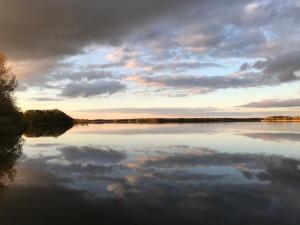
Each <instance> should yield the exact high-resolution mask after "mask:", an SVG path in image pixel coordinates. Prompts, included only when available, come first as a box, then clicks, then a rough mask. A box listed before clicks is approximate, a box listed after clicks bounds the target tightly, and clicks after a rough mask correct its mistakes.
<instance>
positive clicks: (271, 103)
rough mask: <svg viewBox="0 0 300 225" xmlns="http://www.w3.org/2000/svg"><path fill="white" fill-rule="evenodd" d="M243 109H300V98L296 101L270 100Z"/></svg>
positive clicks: (246, 105) (251, 104) (249, 104)
mask: <svg viewBox="0 0 300 225" xmlns="http://www.w3.org/2000/svg"><path fill="white" fill-rule="evenodd" d="M241 107H249V108H289V107H300V98H294V99H286V100H282V99H269V100H263V101H259V102H251V103H248V104H245V105H242V106H241Z"/></svg>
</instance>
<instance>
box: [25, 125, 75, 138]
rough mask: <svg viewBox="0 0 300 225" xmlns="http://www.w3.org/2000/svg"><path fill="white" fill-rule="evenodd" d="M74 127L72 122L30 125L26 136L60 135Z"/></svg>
mask: <svg viewBox="0 0 300 225" xmlns="http://www.w3.org/2000/svg"><path fill="white" fill-rule="evenodd" d="M72 127H73V125H72V124H60V125H59V126H57V125H53V126H51V125H39V126H29V127H28V128H27V130H26V131H25V133H24V135H25V136H26V137H32V138H35V137H59V136H61V135H63V134H64V133H66V132H67V131H68V130H70V129H71V128H72Z"/></svg>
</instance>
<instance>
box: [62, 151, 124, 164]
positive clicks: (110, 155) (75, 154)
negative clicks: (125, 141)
mask: <svg viewBox="0 0 300 225" xmlns="http://www.w3.org/2000/svg"><path fill="white" fill-rule="evenodd" d="M58 150H59V151H60V152H61V153H62V156H63V157H64V159H65V160H67V161H69V162H70V163H72V164H82V163H83V164H90V165H93V164H94V165H97V164H101V163H117V162H120V161H121V160H123V159H126V154H125V153H123V152H120V151H116V150H112V149H107V150H105V149H101V148H95V147H89V146H84V147H75V146H67V147H62V148H58Z"/></svg>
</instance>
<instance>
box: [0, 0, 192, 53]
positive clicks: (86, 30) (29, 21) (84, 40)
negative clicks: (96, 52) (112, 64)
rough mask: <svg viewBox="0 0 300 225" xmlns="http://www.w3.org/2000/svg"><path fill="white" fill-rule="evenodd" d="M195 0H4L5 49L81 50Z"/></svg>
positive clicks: (1, 38)
mask: <svg viewBox="0 0 300 225" xmlns="http://www.w3.org/2000/svg"><path fill="white" fill-rule="evenodd" d="M192 2H196V1H194V0H179V1H178V0H166V1H160V0H138V1H137V0H129V1H122V0H101V1H98V0H86V1H81V0H43V1H38V0H23V1H17V0H1V1H0V4H1V8H0V26H1V27H2V30H1V35H0V43H1V44H0V49H1V50H2V51H4V52H6V53H7V54H8V55H9V56H12V57H14V58H15V57H17V58H41V57H47V56H61V55H66V54H75V53H78V52H80V51H82V49H83V48H84V47H85V46H87V45H89V44H97V43H111V44H115V43H118V42H120V40H121V39H122V37H123V35H126V34H128V33H131V32H133V31H135V28H137V27H139V26H144V25H146V24H147V23H149V22H151V21H153V20H157V19H158V18H161V17H163V16H168V15H171V14H173V13H174V12H175V11H176V9H177V8H179V7H185V6H187V5H189V3H192Z"/></svg>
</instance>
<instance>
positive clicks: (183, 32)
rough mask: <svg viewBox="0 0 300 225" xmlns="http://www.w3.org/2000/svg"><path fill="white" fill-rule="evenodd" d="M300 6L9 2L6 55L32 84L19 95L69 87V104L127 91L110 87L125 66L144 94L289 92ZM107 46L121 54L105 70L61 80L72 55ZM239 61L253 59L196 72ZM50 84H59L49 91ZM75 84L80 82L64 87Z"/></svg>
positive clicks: (294, 77) (5, 4)
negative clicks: (267, 88)
mask: <svg viewBox="0 0 300 225" xmlns="http://www.w3.org/2000/svg"><path fill="white" fill-rule="evenodd" d="M296 3H297V1H296V0H291V1H276V0H269V1H252V0H224V1H209V0H201V1H198V0H165V1H160V0H140V1H134V0H130V1H129V2H128V1H126V2H124V1H123V0H86V1H81V0H44V1H43V2H39V1H37V0H24V1H22V2H18V1H15V0H13V1H11V0H0V4H1V6H2V7H1V9H0V26H1V27H2V29H1V32H0V34H1V35H0V49H1V51H4V52H5V53H7V54H8V56H9V57H10V58H11V59H12V61H13V66H14V67H15V72H16V73H17V74H22V75H21V76H20V77H22V79H23V78H26V79H27V81H26V82H25V83H24V84H23V83H22V84H21V87H20V90H23V91H24V90H26V88H28V87H39V88H46V89H53V88H55V87H57V86H58V87H62V86H65V88H64V90H63V91H62V93H61V94H62V96H66V97H78V96H80V97H89V96H94V95H102V94H113V93H117V92H119V91H121V90H124V89H125V86H124V84H123V83H120V81H118V80H112V81H106V80H105V81H102V80H103V79H108V78H110V79H112V77H114V76H115V75H113V74H114V73H113V72H111V71H106V70H112V71H114V70H116V69H120V68H122V69H124V70H126V71H127V70H134V74H138V75H139V76H136V77H135V78H132V79H135V80H136V81H138V84H146V86H147V87H146V89H144V92H147V91H149V92H151V94H155V93H159V91H158V89H159V88H161V87H163V88H165V89H167V90H165V92H166V94H167V95H168V96H186V95H189V94H192V95H193V94H203V93H207V92H212V91H215V90H218V89H227V88H247V87H257V86H263V85H280V84H281V83H284V82H295V81H298V80H299V63H298V62H299V60H300V54H299V52H300V51H299V47H297V46H299V35H300V29H299V21H300V16H299V4H298V3H297V4H296ZM224 12H226V13H224ZM137 18H138V19H137ZM207 18H212V19H207ZM107 47H108V48H110V47H113V48H112V49H113V51H112V52H111V53H108V54H107V57H106V60H107V61H108V62H107V63H106V62H101V63H100V62H99V64H96V65H95V67H94V68H92V69H91V68H90V69H88V70H86V71H85V72H82V71H83V70H80V71H77V70H76V69H78V65H75V64H74V65H65V67H66V68H65V70H63V71H60V73H59V72H58V73H56V72H57V70H59V68H60V67H61V65H60V64H61V63H63V62H64V60H65V59H66V57H70V56H78V55H79V56H80V55H81V54H89V53H90V52H91V51H94V52H96V51H101V49H102V48H107ZM91 49H92V50H91ZM236 58H242V59H243V60H245V59H246V60H249V62H245V63H244V64H243V65H242V66H241V68H240V71H237V72H236V73H230V74H228V72H224V74H223V75H219V76H214V74H213V72H212V74H208V73H207V76H203V75H202V76H201V74H202V73H201V74H194V73H195V71H191V70H195V69H197V70H200V69H207V68H208V67H209V68H210V67H218V69H220V68H221V67H222V66H223V67H224V68H225V67H226V68H229V67H230V68H231V65H229V66H228V65H226V62H224V61H226V60H224V59H230V60H231V59H236ZM99 61H100V60H99ZM217 62H222V65H219V63H217ZM100 69H101V70H105V71H99V70H100ZM237 70H238V68H237ZM224 71H225V69H224ZM122 72H124V71H122ZM55 73H56V75H55ZM191 74H192V76H191ZM218 74H222V73H220V72H219V73H218ZM147 75H149V76H147ZM150 75H151V76H150ZM111 76H112V77H111ZM120 76H125V75H124V74H121V73H120ZM45 77H47V78H45ZM49 79H50V81H51V79H53V80H54V81H57V83H55V84H50V81H49ZM66 79H68V80H70V79H72V80H73V81H77V82H73V83H72V84H71V83H68V84H65V83H63V80H66ZM53 80H52V81H53ZM82 80H88V81H93V82H87V81H84V82H81V81H82ZM58 81H59V82H58ZM125 82H126V81H125ZM148 86H150V87H153V88H154V89H150V90H149V89H148ZM56 89H59V90H60V88H56ZM75 89H77V90H78V91H76V90H75ZM141 92H142V91H141Z"/></svg>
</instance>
